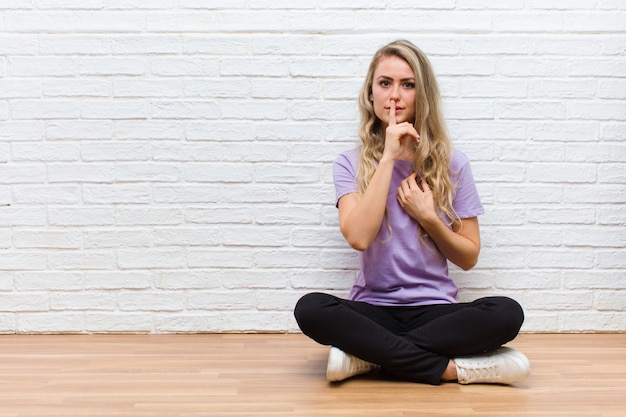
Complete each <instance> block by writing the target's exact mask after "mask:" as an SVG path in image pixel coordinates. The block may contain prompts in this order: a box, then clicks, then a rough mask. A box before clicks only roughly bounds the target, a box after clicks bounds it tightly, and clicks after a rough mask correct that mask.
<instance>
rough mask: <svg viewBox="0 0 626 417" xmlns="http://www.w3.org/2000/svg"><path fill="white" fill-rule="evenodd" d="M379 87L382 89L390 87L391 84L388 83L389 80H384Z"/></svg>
mask: <svg viewBox="0 0 626 417" xmlns="http://www.w3.org/2000/svg"><path fill="white" fill-rule="evenodd" d="M379 85H380V86H381V87H389V85H390V83H389V81H387V80H382V81H381V82H380V83H379Z"/></svg>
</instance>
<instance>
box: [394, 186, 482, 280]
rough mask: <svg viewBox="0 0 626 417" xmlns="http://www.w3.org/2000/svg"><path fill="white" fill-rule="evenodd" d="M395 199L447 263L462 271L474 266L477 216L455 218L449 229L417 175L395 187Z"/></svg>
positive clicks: (478, 247)
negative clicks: (429, 238)
mask: <svg viewBox="0 0 626 417" xmlns="http://www.w3.org/2000/svg"><path fill="white" fill-rule="evenodd" d="M398 202H399V203H400V205H401V206H402V208H403V209H404V210H405V211H406V212H407V213H408V214H409V215H410V216H411V217H413V218H414V219H416V220H417V221H418V222H419V223H420V225H421V226H422V227H423V228H424V230H426V233H428V235H429V236H430V237H431V239H433V241H434V242H435V244H436V245H437V248H438V249H439V251H440V252H441V253H442V254H443V255H444V256H445V257H446V258H447V259H449V260H450V262H452V263H454V264H455V265H457V266H459V267H460V268H462V269H464V270H468V269H471V268H473V267H474V266H475V265H476V262H478V254H479V253H480V230H479V226H478V218H477V217H470V218H467V219H462V220H457V221H455V222H454V223H453V224H452V229H450V228H448V227H447V226H446V224H444V222H443V221H442V220H441V219H440V218H439V216H438V215H437V213H436V211H435V205H434V201H433V196H432V192H431V190H430V188H429V187H428V184H426V181H424V180H422V181H421V187H420V186H418V184H417V181H416V174H411V175H410V176H409V177H408V178H406V179H405V180H403V181H402V184H401V185H400V187H398Z"/></svg>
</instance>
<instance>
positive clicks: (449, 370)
mask: <svg viewBox="0 0 626 417" xmlns="http://www.w3.org/2000/svg"><path fill="white" fill-rule="evenodd" d="M457 379H458V376H457V373H456V363H455V362H454V359H450V361H449V362H448V366H446V370H445V371H444V372H443V375H441V380H442V381H456V380H457Z"/></svg>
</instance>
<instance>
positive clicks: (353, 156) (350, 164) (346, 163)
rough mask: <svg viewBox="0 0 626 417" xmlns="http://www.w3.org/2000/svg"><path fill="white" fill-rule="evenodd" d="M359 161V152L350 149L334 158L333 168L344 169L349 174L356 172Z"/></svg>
mask: <svg viewBox="0 0 626 417" xmlns="http://www.w3.org/2000/svg"><path fill="white" fill-rule="evenodd" d="M358 161H359V152H358V150H357V149H350V150H347V151H343V152H341V153H340V154H339V155H337V157H336V158H335V163H334V167H335V170H337V169H345V170H348V171H350V172H356V171H357V167H358V163H359V162H358Z"/></svg>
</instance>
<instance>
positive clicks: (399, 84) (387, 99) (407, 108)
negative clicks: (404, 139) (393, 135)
mask: <svg viewBox="0 0 626 417" xmlns="http://www.w3.org/2000/svg"><path fill="white" fill-rule="evenodd" d="M371 100H372V102H373V106H374V114H376V117H378V118H379V119H380V120H381V121H382V123H383V127H385V128H386V127H387V126H388V125H389V110H390V108H391V101H392V100H393V101H395V105H396V123H402V122H409V123H414V122H415V74H414V73H413V70H412V69H411V67H410V66H409V64H408V63H407V62H406V61H405V60H404V59H402V58H400V57H397V56H395V55H390V56H384V57H382V58H381V60H380V61H379V62H378V65H377V66H376V69H375V70H374V79H373V82H372V96H371Z"/></svg>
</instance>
